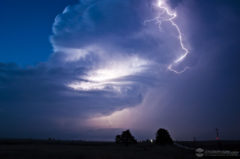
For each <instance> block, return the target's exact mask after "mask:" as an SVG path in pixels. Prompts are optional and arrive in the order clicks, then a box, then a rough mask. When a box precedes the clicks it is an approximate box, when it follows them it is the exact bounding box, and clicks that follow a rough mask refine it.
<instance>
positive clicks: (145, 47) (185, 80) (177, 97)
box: [0, 0, 240, 140]
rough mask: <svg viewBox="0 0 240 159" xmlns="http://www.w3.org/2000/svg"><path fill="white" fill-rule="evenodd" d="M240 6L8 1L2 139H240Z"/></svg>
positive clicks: (223, 0) (143, 0) (1, 40)
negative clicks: (127, 135) (160, 133)
mask: <svg viewBox="0 0 240 159" xmlns="http://www.w3.org/2000/svg"><path fill="white" fill-rule="evenodd" d="M239 7H240V2H239V1H238V0H211V1H207V0H169V1H167V0H166V1H163V0H162V1H160V0H124V1H123V0H80V1H77V0H61V1H59V0H51V1H47V0H44V1H43V0H36V1H31V0H22V1H19V0H11V1H9V0H2V1H1V2H0V18H1V21H2V22H1V25H0V35H1V36H0V138H6V137H7V138H12V137H14V138H48V137H55V138H60V139H83V140H113V139H114V136H115V135H116V134H118V133H120V132H121V131H122V130H125V129H130V130H131V131H132V132H133V135H135V136H136V138H137V139H147V138H153V137H154V134H155V132H156V130H157V129H158V128H166V129H168V130H169V132H170V134H171V135H172V137H173V138H174V139H177V140H192V139H193V137H196V138H197V139H215V128H218V129H219V130H220V138H222V139H240V127H239V123H240V107H239V106H240V92H239V90H240V84H239V81H240V71H239V69H240V63H239V59H240V54H239V52H240V45H239V36H240V31H239V28H240V21H239V16H240V10H239ZM175 16H176V17H175ZM179 35H180V37H179ZM179 38H180V39H179ZM181 44H182V45H181Z"/></svg>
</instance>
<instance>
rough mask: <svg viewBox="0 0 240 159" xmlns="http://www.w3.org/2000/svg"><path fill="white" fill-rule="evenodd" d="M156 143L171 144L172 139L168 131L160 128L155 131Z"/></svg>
mask: <svg viewBox="0 0 240 159" xmlns="http://www.w3.org/2000/svg"><path fill="white" fill-rule="evenodd" d="M156 143H157V144H159V145H171V144H173V141H172V138H171V136H170V134H169V133H168V131H167V130H165V129H162V128H161V129H159V130H158V131H157V133H156Z"/></svg>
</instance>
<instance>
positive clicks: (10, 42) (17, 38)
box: [0, 0, 77, 66]
mask: <svg viewBox="0 0 240 159" xmlns="http://www.w3.org/2000/svg"><path fill="white" fill-rule="evenodd" d="M76 2H77V0H61V1H58V0H51V1H47V0H37V1H31V0H22V1H14V0H11V1H9V0H3V1H1V5H0V19H1V25H0V34H1V37H0V43H1V45H0V46H1V54H0V59H1V61H5V62H16V63H18V64H19V65H22V66H26V65H35V64H37V63H39V62H42V61H46V60H47V59H48V57H49V55H50V54H51V53H52V46H51V44H50V43H49V36H50V34H51V33H52V23H53V21H54V19H55V17H56V15H57V14H58V13H60V12H61V11H62V10H63V9H64V8H65V7H66V6H67V5H70V4H72V3H76Z"/></svg>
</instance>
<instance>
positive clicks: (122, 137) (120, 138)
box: [115, 130, 137, 145]
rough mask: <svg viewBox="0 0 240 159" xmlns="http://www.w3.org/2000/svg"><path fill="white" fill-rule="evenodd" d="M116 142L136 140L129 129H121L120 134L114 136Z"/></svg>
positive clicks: (130, 142)
mask: <svg viewBox="0 0 240 159" xmlns="http://www.w3.org/2000/svg"><path fill="white" fill-rule="evenodd" d="M115 141H116V143H118V144H120V143H122V144H125V145H129V144H136V143H137V140H136V139H135V138H134V136H132V134H131V132H130V130H126V131H123V132H122V134H121V135H117V136H116V138H115Z"/></svg>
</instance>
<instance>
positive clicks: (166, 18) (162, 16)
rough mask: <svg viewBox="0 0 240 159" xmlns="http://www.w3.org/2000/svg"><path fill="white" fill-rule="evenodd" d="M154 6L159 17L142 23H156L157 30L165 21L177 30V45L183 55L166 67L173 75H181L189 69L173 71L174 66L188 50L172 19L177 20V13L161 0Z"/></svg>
mask: <svg viewBox="0 0 240 159" xmlns="http://www.w3.org/2000/svg"><path fill="white" fill-rule="evenodd" d="M156 6H157V7H158V8H159V9H160V11H161V12H160V15H159V16H157V17H155V18H153V19H150V20H146V21H145V22H144V24H146V23H149V22H156V24H158V27H159V29H161V24H162V22H164V21H167V22H170V24H171V25H172V26H173V27H174V28H175V29H176V30H177V34H178V39H179V44H180V46H181V49H182V50H183V52H184V53H183V54H182V55H181V56H180V57H178V58H177V59H176V60H175V61H173V62H172V63H171V64H169V65H168V70H170V71H172V72H174V73H177V74H181V73H183V72H185V71H186V70H187V69H189V67H185V68H184V69H182V70H181V71H177V70H175V69H174V66H176V65H178V64H180V63H181V62H182V61H183V60H184V59H185V58H186V57H187V56H188V54H189V50H188V49H187V48H186V47H185V45H184V43H183V34H182V32H181V29H180V28H179V26H178V25H177V24H176V23H175V22H174V19H176V18H177V13H176V12H175V11H172V10H171V9H170V8H169V6H168V5H167V4H166V2H165V1H163V0H158V1H157V4H156ZM165 15H167V16H165Z"/></svg>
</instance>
